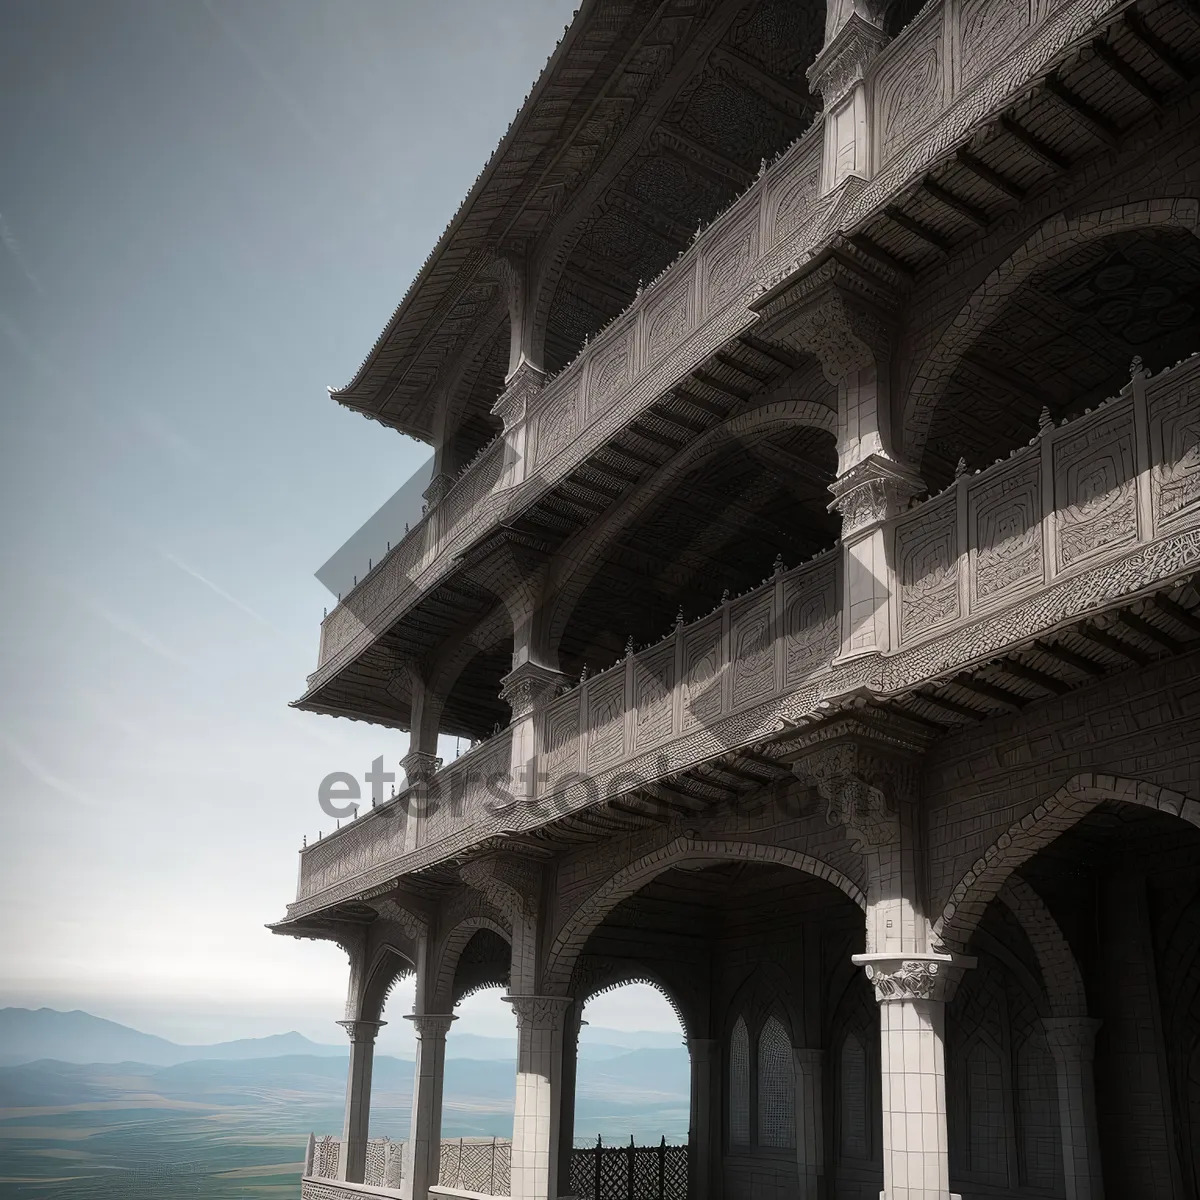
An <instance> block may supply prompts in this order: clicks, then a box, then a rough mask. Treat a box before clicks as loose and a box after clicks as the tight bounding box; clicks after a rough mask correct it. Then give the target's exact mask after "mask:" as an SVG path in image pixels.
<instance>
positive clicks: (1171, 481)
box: [1149, 383, 1200, 533]
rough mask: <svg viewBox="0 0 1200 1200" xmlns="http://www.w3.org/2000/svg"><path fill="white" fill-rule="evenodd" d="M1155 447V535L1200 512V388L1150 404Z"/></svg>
mask: <svg viewBox="0 0 1200 1200" xmlns="http://www.w3.org/2000/svg"><path fill="white" fill-rule="evenodd" d="M1149 412H1150V437H1151V440H1152V441H1153V443H1154V463H1155V466H1154V470H1153V471H1152V472H1151V476H1150V482H1151V495H1152V497H1153V503H1154V528H1155V532H1156V533H1157V532H1159V531H1160V530H1166V529H1170V528H1171V527H1172V526H1173V525H1176V524H1178V523H1179V522H1180V521H1182V520H1183V519H1184V518H1185V517H1192V516H1195V514H1196V510H1197V508H1200V384H1197V383H1193V384H1192V385H1191V387H1189V388H1186V389H1184V390H1182V391H1179V392H1176V393H1175V394H1174V395H1169V394H1168V395H1166V396H1162V397H1159V396H1155V397H1153V398H1152V399H1151V400H1150V403H1149Z"/></svg>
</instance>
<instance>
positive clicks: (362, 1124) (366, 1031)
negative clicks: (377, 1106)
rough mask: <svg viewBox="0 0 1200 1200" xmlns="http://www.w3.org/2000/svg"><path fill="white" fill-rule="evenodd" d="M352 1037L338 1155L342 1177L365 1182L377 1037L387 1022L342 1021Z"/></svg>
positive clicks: (355, 1181) (353, 1181)
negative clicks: (372, 1067) (372, 1069)
mask: <svg viewBox="0 0 1200 1200" xmlns="http://www.w3.org/2000/svg"><path fill="white" fill-rule="evenodd" d="M338 1024H339V1025H340V1026H341V1027H342V1028H343V1029H344V1030H345V1031H346V1033H347V1034H349V1036H350V1070H349V1073H348V1074H347V1076H346V1121H345V1124H344V1125H343V1126H342V1146H341V1153H340V1154H339V1155H338V1178H339V1179H342V1180H345V1182H347V1183H362V1181H363V1175H364V1173H365V1172H366V1169H367V1139H368V1138H369V1137H370V1132H371V1066H372V1064H373V1062H374V1059H375V1037H376V1035H377V1034H378V1033H379V1031H380V1029H382V1028H383V1026H384V1025H386V1024H387V1022H386V1021H363V1020H355V1021H339V1022H338Z"/></svg>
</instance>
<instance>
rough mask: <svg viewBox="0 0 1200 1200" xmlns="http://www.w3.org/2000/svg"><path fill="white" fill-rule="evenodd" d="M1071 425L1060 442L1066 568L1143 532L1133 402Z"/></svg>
mask: <svg viewBox="0 0 1200 1200" xmlns="http://www.w3.org/2000/svg"><path fill="white" fill-rule="evenodd" d="M1080 425H1081V427H1080V429H1079V430H1078V432H1075V433H1072V431H1071V430H1070V429H1069V428H1068V429H1067V430H1065V431H1063V432H1064V436H1060V437H1059V438H1058V439H1057V440H1056V442H1055V446H1054V501H1055V509H1056V510H1057V511H1056V513H1055V527H1056V529H1055V532H1056V534H1057V543H1058V545H1057V550H1058V564H1059V566H1060V567H1061V568H1063V569H1064V570H1065V569H1066V568H1068V567H1073V566H1075V565H1077V564H1078V563H1081V562H1087V561H1088V560H1089V559H1090V558H1092V557H1093V556H1095V555H1096V554H1099V553H1102V552H1107V551H1110V550H1114V549H1116V548H1117V547H1119V546H1123V545H1126V544H1127V543H1129V542H1132V541H1133V540H1134V539H1135V538H1136V537H1137V496H1136V494H1135V482H1134V481H1135V474H1136V468H1135V459H1134V448H1133V445H1134V443H1133V419H1132V412H1131V409H1130V406H1129V404H1128V402H1126V403H1123V404H1122V405H1120V407H1119V408H1118V410H1117V411H1116V412H1114V413H1112V415H1110V416H1107V417H1105V418H1104V419H1102V420H1092V421H1087V422H1081V423H1080Z"/></svg>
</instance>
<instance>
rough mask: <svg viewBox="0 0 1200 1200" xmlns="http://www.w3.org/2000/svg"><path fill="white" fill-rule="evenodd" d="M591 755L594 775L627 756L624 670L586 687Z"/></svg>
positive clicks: (589, 750)
mask: <svg viewBox="0 0 1200 1200" xmlns="http://www.w3.org/2000/svg"><path fill="white" fill-rule="evenodd" d="M587 726H588V754H587V769H588V771H589V772H591V773H593V774H594V773H595V772H596V771H599V770H601V769H602V768H604V767H607V766H611V765H612V764H613V763H615V762H618V761H619V760H620V759H621V758H622V757H623V756H624V754H625V671H624V669H623V668H622V667H618V668H616V669H615V670H612V671H609V672H608V673H607V674H605V675H597V676H596V678H595V679H593V680H592V681H591V682H590V683H589V684H588V687H587Z"/></svg>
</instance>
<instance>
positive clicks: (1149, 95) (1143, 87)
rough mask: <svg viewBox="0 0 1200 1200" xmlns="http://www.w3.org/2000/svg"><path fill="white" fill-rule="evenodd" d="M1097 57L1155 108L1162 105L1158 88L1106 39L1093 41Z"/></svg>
mask: <svg viewBox="0 0 1200 1200" xmlns="http://www.w3.org/2000/svg"><path fill="white" fill-rule="evenodd" d="M1092 49H1093V50H1094V51H1095V52H1096V57H1097V58H1098V59H1099V60H1100V61H1101V62H1102V63H1104V65H1105V66H1106V67H1108V69H1109V70H1110V71H1112V72H1113V74H1114V75H1117V76H1118V77H1119V78H1121V79H1123V80H1124V81H1125V83H1126V84H1127V85H1128V86H1129V87H1131V88H1132V89H1133V90H1134V91H1135V92H1137V93H1138V94H1139V95H1140V96H1141V97H1142V98H1143V99H1144V100H1148V101H1149V102H1150V103H1151V104H1153V105H1154V107H1155V108H1161V107H1162V96H1160V95H1159V93H1158V89H1157V88H1156V87H1153V86H1152V85H1151V84H1149V83H1148V82H1147V81H1146V80H1145V79H1143V78H1142V77H1141V76H1140V75H1139V74H1138V73H1137V72H1136V71H1135V70H1134V69H1133V68H1132V67H1131V66H1130V65H1129V64H1128V63H1127V62H1126V61H1125V60H1124V59H1123V58H1122V57H1121V56H1120V55H1119V54H1118V53H1117V52H1116V51H1115V50H1114V49H1113V48H1112V47H1111V46H1110V45H1109V44H1108V43H1107V42H1106V41H1103V40H1102V39H1101V38H1096V39H1094V40H1093V42H1092Z"/></svg>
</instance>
